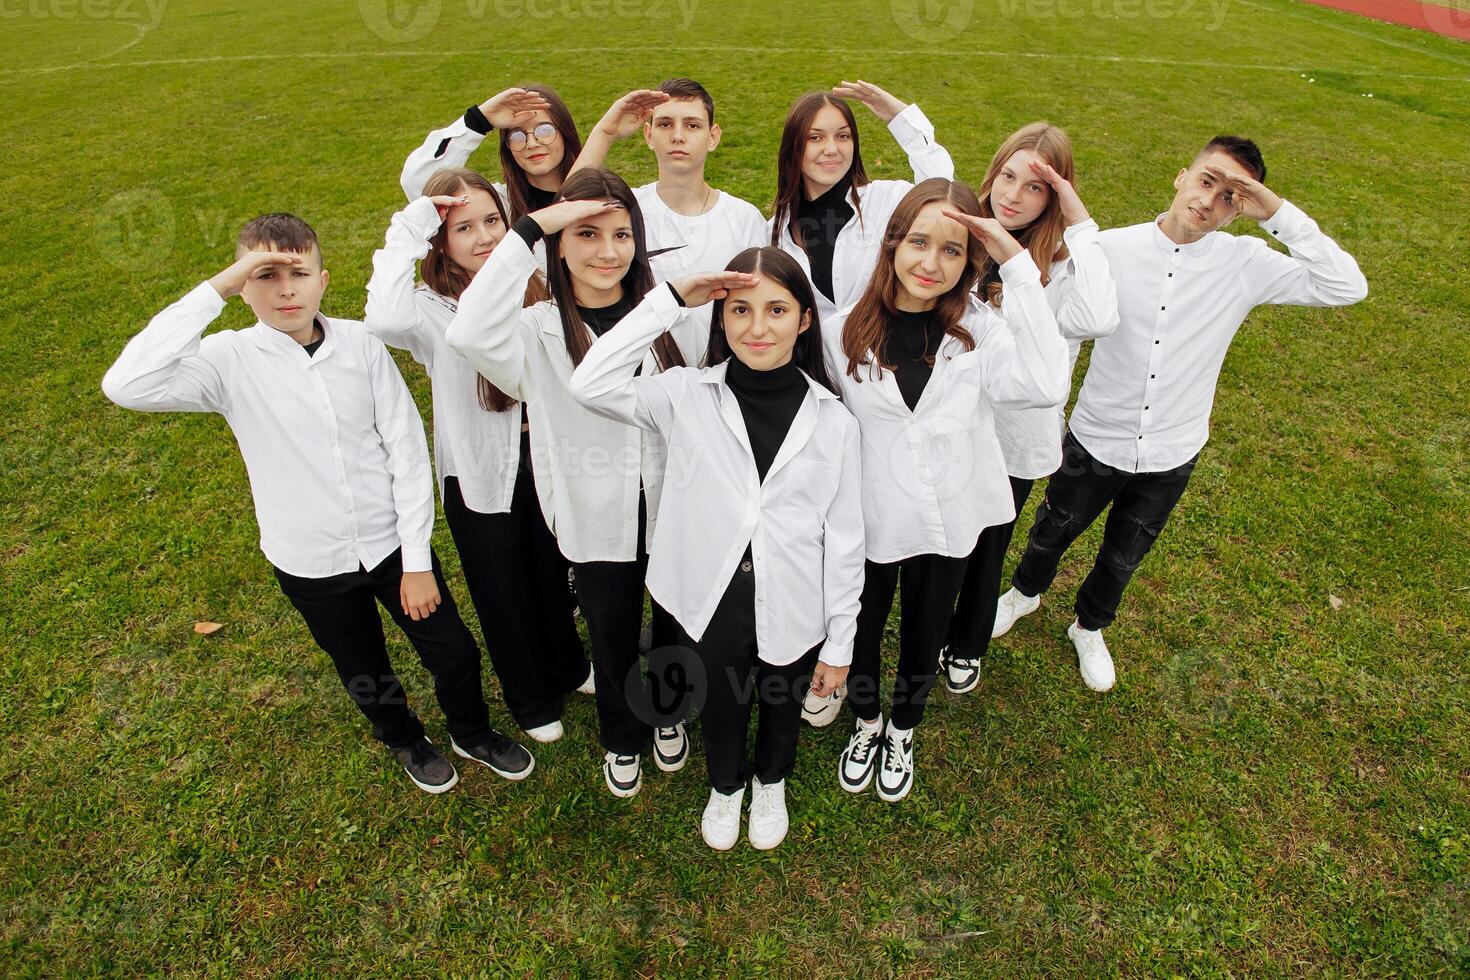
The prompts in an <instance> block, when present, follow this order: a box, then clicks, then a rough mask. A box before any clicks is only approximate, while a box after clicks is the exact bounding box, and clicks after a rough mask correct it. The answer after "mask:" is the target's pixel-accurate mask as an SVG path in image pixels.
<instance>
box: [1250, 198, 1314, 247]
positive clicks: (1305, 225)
mask: <svg viewBox="0 0 1470 980" xmlns="http://www.w3.org/2000/svg"><path fill="white" fill-rule="evenodd" d="M1261 227H1262V228H1265V229H1266V231H1268V232H1269V233H1270V234H1271V237H1272V238H1275V239H1277V240H1278V241H1281V242H1288V241H1290V240H1291V239H1293V238H1300V237H1301V236H1302V235H1304V234H1311V233H1312V232H1313V231H1316V230H1317V223H1316V222H1314V221H1313V220H1312V219H1311V218H1309V217H1307V214H1306V212H1305V211H1303V210H1302V209H1301V208H1299V207H1297V206H1296V205H1295V204H1292V203H1291V202H1290V201H1288V200H1286V199H1285V198H1283V199H1282V201H1281V207H1279V208H1277V209H1276V213H1275V214H1273V215H1271V217H1269V218H1267V219H1266V220H1265V221H1262V222H1261Z"/></svg>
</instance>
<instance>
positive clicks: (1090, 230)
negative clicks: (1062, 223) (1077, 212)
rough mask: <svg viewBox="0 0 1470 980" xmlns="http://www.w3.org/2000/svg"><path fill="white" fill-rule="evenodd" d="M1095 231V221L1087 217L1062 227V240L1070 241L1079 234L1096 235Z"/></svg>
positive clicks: (1096, 231)
mask: <svg viewBox="0 0 1470 980" xmlns="http://www.w3.org/2000/svg"><path fill="white" fill-rule="evenodd" d="M1097 233H1098V230H1097V222H1096V221H1094V220H1092V219H1091V218H1088V219H1087V220H1085V221H1079V222H1077V223H1076V224H1075V225H1068V226H1067V227H1066V228H1064V229H1062V241H1064V242H1070V241H1071V240H1072V239H1073V238H1076V237H1077V236H1079V235H1087V234H1092V235H1096V234H1097Z"/></svg>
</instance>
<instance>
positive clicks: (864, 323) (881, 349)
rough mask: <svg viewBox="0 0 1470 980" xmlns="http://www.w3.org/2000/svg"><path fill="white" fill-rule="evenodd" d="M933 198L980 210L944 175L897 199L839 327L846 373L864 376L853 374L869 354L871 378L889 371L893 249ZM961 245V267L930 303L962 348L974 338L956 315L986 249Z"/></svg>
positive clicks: (894, 298) (894, 308) (894, 301)
mask: <svg viewBox="0 0 1470 980" xmlns="http://www.w3.org/2000/svg"><path fill="white" fill-rule="evenodd" d="M936 201H943V202H945V203H947V204H949V205H950V206H951V207H952V208H953V209H954V210H956V211H963V212H964V213H965V214H979V213H980V202H979V201H978V200H977V199H976V198H975V192H974V191H972V190H970V186H969V185H968V184H965V183H963V182H961V181H958V180H945V179H944V178H943V177H931V178H929V179H928V180H926V181H923V182H922V183H920V184H917V185H916V186H915V187H914V189H913V190H911V191H909V192H908V193H907V194H905V195H904V196H903V200H901V201H899V202H898V207H897V208H895V209H894V212H893V217H891V218H889V219H888V228H887V229H886V230H885V231H884V233H883V243H882V245H880V246H879V248H878V264H877V265H876V266H874V268H873V277H872V278H871V279H869V280H868V288H867V289H865V290H864V291H863V295H862V298H861V299H859V300H858V301H857V305H856V306H854V307H853V308H852V312H851V313H850V314H848V317H847V322H846V323H845V324H843V328H842V353H843V354H845V355H846V356H847V373H848V375H849V376H851V377H852V378H854V379H856V380H857V381H858V382H861V381H862V380H863V379H862V378H861V377H859V376H858V366H859V365H861V364H865V363H869V357H870V355H871V358H872V360H873V361H875V362H876V363H875V364H873V366H872V367H871V368H870V371H869V373H870V374H871V375H872V376H873V377H874V378H875V379H876V378H882V377H883V371H884V370H885V369H886V370H889V371H892V370H893V365H892V364H891V363H889V362H888V361H887V354H886V353H885V347H886V346H887V340H888V325H889V323H891V322H892V320H893V317H894V316H895V315H896V314H897V313H898V289H899V282H898V272H897V270H896V269H895V268H894V266H893V260H894V254H895V253H896V252H897V251H898V246H899V243H901V242H902V241H903V240H904V237H905V236H907V235H908V233H909V229H910V228H912V227H913V225H914V219H915V218H917V217H918V216H919V212H920V211H922V210H923V209H924V206H925V205H928V204H933V203H934V202H936ZM967 237H968V236H967ZM966 248H967V251H966V253H965V269H964V271H963V272H962V273H960V278H959V280H958V281H957V282H956V283H955V284H954V285H953V286H951V287H950V288H949V291H948V292H946V293H945V294H944V295H943V296H941V297H939V302H938V303H936V304H935V306H934V319H935V322H936V323H937V324H939V325H941V326H943V327H944V332H945V333H946V334H948V335H949V336H951V337H955V338H957V339H958V340H959V341H960V343H962V344H964V345H965V350H974V349H975V338H974V337H972V336H970V331H968V330H966V329H965V328H964V327H963V326H961V324H960V320H961V318H963V317H964V315H965V310H966V309H967V308H968V307H969V305H970V290H972V289H974V288H975V282H976V280H977V279H978V278H979V276H980V258H981V256H983V255H984V254H985V250H984V249H983V248H982V247H981V246H980V244H979V243H978V242H974V241H967V242H966Z"/></svg>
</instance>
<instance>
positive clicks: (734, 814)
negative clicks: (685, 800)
mask: <svg viewBox="0 0 1470 980" xmlns="http://www.w3.org/2000/svg"><path fill="white" fill-rule="evenodd" d="M744 799H745V787H744V786H742V787H740V788H739V789H737V790H736V791H735V792H733V793H728V794H726V793H721V792H720V791H719V790H717V789H711V790H710V791H709V802H708V803H706V804H705V805H704V817H703V818H702V819H701V820H700V821H699V832H700V834H701V835H702V836H703V837H704V842H705V843H706V844H708V845H709V846H710V847H712V848H714V849H715V850H717V851H728V850H729V849H730V848H732V847H734V846H735V842H736V841H737V840H739V839H740V804H741V802H742V801H743V800H744Z"/></svg>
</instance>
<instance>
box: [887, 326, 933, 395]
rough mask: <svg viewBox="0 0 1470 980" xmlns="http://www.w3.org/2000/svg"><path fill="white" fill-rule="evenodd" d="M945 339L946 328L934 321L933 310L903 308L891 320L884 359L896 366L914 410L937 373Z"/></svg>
mask: <svg viewBox="0 0 1470 980" xmlns="http://www.w3.org/2000/svg"><path fill="white" fill-rule="evenodd" d="M943 340H944V331H943V330H941V329H940V328H939V325H938V324H937V323H936V322H935V321H934V311H933V310H925V311H924V312H923V313H905V312H904V311H902V310H899V311H898V312H896V313H894V314H893V318H892V319H890V320H889V321H888V331H887V334H886V339H885V340H884V347H885V350H884V353H885V355H886V356H885V357H884V358H883V359H884V360H885V361H887V362H888V363H890V364H892V365H893V366H894V374H895V375H896V376H897V379H898V390H899V393H900V394H901V395H903V401H904V404H905V405H907V406H908V407H909V411H911V412H912V411H913V410H914V406H915V405H917V404H919V397H920V396H921V395H923V394H924V386H925V385H927V384H928V383H929V376H930V375H931V374H933V373H934V358H935V357H936V356H937V355H938V353H939V344H940V343H941V342H942V341H943Z"/></svg>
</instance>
